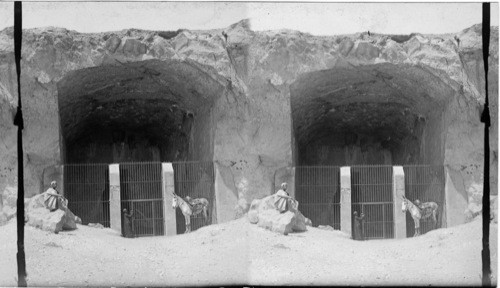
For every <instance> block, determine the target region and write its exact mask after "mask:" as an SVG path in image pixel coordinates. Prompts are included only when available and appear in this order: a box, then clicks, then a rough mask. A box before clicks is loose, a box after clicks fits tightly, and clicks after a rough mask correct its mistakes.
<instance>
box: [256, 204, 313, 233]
mask: <svg viewBox="0 0 500 288" xmlns="http://www.w3.org/2000/svg"><path fill="white" fill-rule="evenodd" d="M275 200H276V195H270V196H267V197H264V198H262V199H255V200H253V201H252V204H251V205H250V209H249V211H248V214H247V218H248V221H249V222H250V223H252V224H257V225H258V226H259V227H262V228H265V229H268V230H271V231H274V232H278V233H280V234H284V235H288V233H292V232H303V231H306V230H307V228H306V226H311V225H310V224H311V220H309V219H307V218H306V217H304V215H302V213H300V211H298V210H295V209H290V210H288V211H286V212H284V213H280V212H279V211H278V210H277V209H276V207H275V206H274V202H275ZM307 224H309V225H307Z"/></svg>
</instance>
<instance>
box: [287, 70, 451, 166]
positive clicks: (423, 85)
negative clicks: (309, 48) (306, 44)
mask: <svg viewBox="0 0 500 288" xmlns="http://www.w3.org/2000/svg"><path fill="white" fill-rule="evenodd" d="M429 69H430V68H426V67H421V66H411V65H394V64H376V65H368V66H360V67H340V68H333V69H330V70H324V71H317V72H312V73H307V74H305V75H302V76H301V77H299V78H298V80H297V81H296V82H295V83H293V84H292V85H291V87H290V94H291V111H292V121H293V129H294V131H293V132H294V133H293V137H294V145H293V159H294V164H295V165H296V166H353V165H409V164H430V165H442V164H443V161H444V143H445V138H444V137H445V133H444V132H445V131H446V129H445V127H444V126H445V119H444V111H445V109H446V106H447V105H448V104H447V103H448V102H449V100H450V99H451V97H452V96H453V94H454V92H453V90H452V89H451V87H449V86H448V85H447V84H446V83H444V82H443V81H442V80H440V79H439V78H438V77H436V76H434V75H433V74H432V73H431V72H430V70H429Z"/></svg>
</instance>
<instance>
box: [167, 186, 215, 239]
mask: <svg viewBox="0 0 500 288" xmlns="http://www.w3.org/2000/svg"><path fill="white" fill-rule="evenodd" d="M173 196H174V197H173V199H172V208H173V209H175V208H177V207H179V209H181V212H182V215H184V219H185V221H186V231H185V232H184V233H189V232H191V216H196V215H198V214H200V213H202V215H203V218H204V224H205V225H206V224H207V223H208V200H207V199H205V198H196V199H191V198H190V197H189V196H187V197H186V199H187V201H186V200H184V199H182V197H180V196H178V195H176V194H175V193H173Z"/></svg>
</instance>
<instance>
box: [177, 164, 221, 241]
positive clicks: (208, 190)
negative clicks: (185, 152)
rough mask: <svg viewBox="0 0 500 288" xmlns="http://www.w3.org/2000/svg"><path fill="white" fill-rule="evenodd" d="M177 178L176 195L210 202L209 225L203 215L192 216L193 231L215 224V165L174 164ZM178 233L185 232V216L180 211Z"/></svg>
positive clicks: (178, 212) (178, 213) (178, 214)
mask: <svg viewBox="0 0 500 288" xmlns="http://www.w3.org/2000/svg"><path fill="white" fill-rule="evenodd" d="M172 166H173V168H174V176H175V179H174V181H175V185H174V187H175V193H176V194H177V195H179V196H180V197H182V198H185V197H186V196H190V197H191V198H205V199H207V200H208V203H209V204H208V205H209V207H208V214H209V215H208V221H207V222H208V223H205V219H204V217H203V215H202V214H198V215H193V216H191V230H192V231H194V230H197V229H199V228H201V227H203V226H205V225H209V224H210V223H214V220H215V219H216V218H215V215H214V213H215V191H214V181H215V172H214V170H215V169H214V163H213V162H202V161H188V162H173V163H172ZM176 217H177V233H178V234H182V233H184V231H185V222H184V216H183V215H182V213H181V212H180V210H179V209H177V211H176Z"/></svg>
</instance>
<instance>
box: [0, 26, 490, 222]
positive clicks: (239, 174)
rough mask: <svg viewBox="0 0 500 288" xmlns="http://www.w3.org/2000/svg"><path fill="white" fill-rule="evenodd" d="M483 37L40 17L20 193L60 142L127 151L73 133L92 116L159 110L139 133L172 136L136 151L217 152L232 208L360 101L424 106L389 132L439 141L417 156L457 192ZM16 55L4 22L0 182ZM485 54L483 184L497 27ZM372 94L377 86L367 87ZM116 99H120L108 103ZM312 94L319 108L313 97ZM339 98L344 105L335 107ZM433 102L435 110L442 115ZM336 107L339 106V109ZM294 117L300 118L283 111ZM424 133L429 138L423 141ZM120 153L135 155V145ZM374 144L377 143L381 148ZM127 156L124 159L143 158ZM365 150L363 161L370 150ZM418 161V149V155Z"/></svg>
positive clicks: (469, 179) (198, 155)
mask: <svg viewBox="0 0 500 288" xmlns="http://www.w3.org/2000/svg"><path fill="white" fill-rule="evenodd" d="M223 32H224V34H223ZM224 35H227V37H226V36H224ZM455 37H457V38H458V39H460V42H457V41H456V39H455ZM481 45H482V44H481V25H474V26H472V27H470V28H468V29H465V30H463V31H457V33H455V34H445V35H422V34H418V33H415V34H411V35H382V34H376V33H371V35H367V34H366V33H357V34H353V35H342V36H313V35H310V34H306V33H301V32H298V31H288V30H283V31H265V32H257V31H252V30H251V27H250V21H248V20H244V21H241V22H239V23H236V24H234V25H231V26H230V27H228V28H226V29H216V30H207V31H188V30H179V31H175V32H173V31H143V30H136V29H129V30H123V31H115V32H103V33H94V34H84V33H79V32H76V31H70V30H67V29H63V28H50V27H49V28H36V29H29V30H25V31H23V48H22V53H23V61H22V85H23V114H24V117H25V119H24V120H25V129H24V131H23V137H24V152H25V155H24V159H25V163H24V167H25V170H24V171H25V184H26V194H27V196H31V195H35V194H37V193H39V192H41V191H42V190H43V187H42V186H43V183H42V181H43V175H42V173H43V170H44V169H45V168H47V167H50V166H52V165H56V164H62V163H64V155H63V152H61V151H65V149H64V148H65V147H64V146H65V145H66V146H68V147H70V146H71V145H72V144H71V143H73V142H77V143H90V144H92V143H94V144H95V145H94V144H92V145H90V144H89V145H88V147H87V148H85V147H84V148H85V149H86V150H85V151H87V152H86V153H84V154H85V155H86V157H87V156H88V157H90V156H89V155H91V154H92V153H93V152H92V151H97V152H99V151H105V154H106V155H113V156H114V157H115V156H116V157H120V156H123V155H125V154H126V153H124V152H123V151H124V150H120V151H118V150H119V149H118V148H116V149H115V150H114V151H111V150H110V151H107V150H103V149H100V148H96V145H97V144H99V143H95V142H92V141H93V140H85V139H84V140H82V139H83V138H81V137H83V136H85V135H89V134H91V133H90V132H89V131H92V129H93V128H92V127H93V126H92V125H94V124H96V123H95V122H97V123H101V122H102V123H108V122H106V121H110V122H109V123H111V122H113V121H114V122H113V123H114V124H113V125H116V127H120V126H123V125H122V124H123V123H126V125H128V126H130V127H131V129H132V130H134V131H135V132H134V133H135V134H133V135H132V136H133V137H136V138H137V137H143V136H141V135H142V134H141V133H142V132H143V131H144V129H142V128H141V126H140V125H136V123H142V122H141V121H142V120H141V119H143V118H144V117H146V116H148V117H149V116H150V115H153V114H154V115H157V117H156V118H155V119H153V118H154V117H153V118H151V119H150V121H151V124H150V125H149V126H150V129H151V130H148V131H146V132H147V134H149V135H165V133H170V134H169V135H170V136H171V138H175V139H178V140H176V141H177V142H175V143H171V144H168V145H166V144H165V145H164V146H161V145H158V147H156V148H154V147H153V148H154V149H153V148H151V147H150V148H151V149H149V148H148V149H149V150H147V151H146V150H145V149H143V150H140V151H139V152H141V153H142V152H144V151H146V152H147V153H146V152H144V153H142V154H144V155H146V154H147V155H146V156H147V157H149V158H151V157H153V158H154V157H157V158H158V159H160V160H161V159H170V161H172V159H178V160H206V161H212V160H214V161H217V162H218V163H219V165H221V166H224V167H225V168H227V169H228V170H229V171H230V174H228V175H227V177H225V178H224V180H223V181H224V182H226V183H224V185H225V186H226V187H232V188H231V189H232V190H231V192H229V193H232V194H233V196H234V197H233V198H235V199H236V200H235V201H234V203H231V205H230V206H231V208H230V209H233V210H234V213H235V214H238V215H240V216H241V215H244V213H245V212H246V211H248V208H249V206H250V205H249V203H250V202H251V201H252V200H253V199H255V198H261V197H263V196H266V195H269V194H270V193H272V191H273V184H274V175H275V172H276V171H277V170H279V169H281V168H283V167H287V166H292V165H294V164H297V162H298V161H299V159H300V156H298V155H296V154H300V153H299V152H300V149H299V147H297V145H300V143H299V144H297V142H298V141H299V140H300V141H302V140H304V139H305V140H304V143H306V142H307V141H308V139H309V138H308V137H309V136H308V135H309V134H311V135H314V134H315V133H310V131H314V129H319V130H320V131H319V132H321V133H323V134H328V129H327V128H321V127H326V126H322V125H323V124H324V123H327V122H328V121H326V120H325V121H323V120H324V119H339V115H341V114H335V113H336V111H344V110H342V109H344V108H346V107H347V108H349V107H350V108H349V109H351V108H353V109H355V110H356V111H358V112H359V113H360V111H363V109H366V108H370V107H371V106H370V105H372V104H370V105H367V106H366V107H365V106H363V105H358V104H356V103H355V102H363V101H364V102H371V103H374V102H377V101H378V102H380V101H386V100H387V99H389V101H393V100H394V101H395V102H397V103H399V104H401V105H403V104H404V105H411V102H412V101H417V102H418V103H423V104H422V105H420V106H419V107H420V108H421V109H420V110H418V111H417V110H415V111H410V112H411V113H409V115H411V117H409V118H402V116H404V115H402V116H401V117H400V118H394V119H388V120H389V122H390V123H399V124H400V125H406V126H405V127H406V128H405V127H402V128H401V129H399V128H395V129H393V130H395V131H396V130H397V131H403V132H402V133H401V137H399V138H398V140H401V141H403V142H404V141H410V140H411V139H412V137H417V138H418V137H422V139H423V140H421V143H422V144H421V145H420V146H419V147H413V148H415V149H421V152H422V151H424V150H422V149H423V148H422V147H427V148H426V149H427V150H425V151H424V152H428V151H435V152H434V153H436V155H437V156H436V155H434V154H428V153H424V152H422V153H421V154H422V155H424V154H425V155H427V156H426V157H428V158H426V159H427V160H432V159H439V161H440V162H441V163H442V164H445V165H448V166H449V168H450V169H452V170H453V171H455V172H456V173H457V175H460V180H456V181H457V182H456V183H454V184H455V187H458V188H457V189H460V191H459V192H460V193H463V194H465V195H467V191H470V189H471V187H473V186H474V185H481V183H482V179H481V175H482V161H483V160H482V159H483V152H482V151H483V148H482V139H483V138H482V133H483V132H482V131H483V130H482V127H483V126H482V123H480V121H479V112H480V111H481V105H482V103H484V97H485V92H484V87H483V84H482V83H483V81H484V69H483V62H482V51H481ZM13 51H14V47H13V29H12V28H6V29H4V30H3V31H1V32H0V135H2V137H1V140H2V141H1V143H0V191H1V190H3V188H4V186H6V185H12V186H15V184H16V183H17V179H16V175H17V172H16V167H17V162H16V157H15V155H16V131H17V129H16V128H17V127H14V126H12V124H11V123H12V111H13V109H15V107H16V106H17V94H16V93H17V90H16V89H17V88H16V87H17V83H16V77H15V64H14V53H13ZM490 55H491V57H490V59H489V63H490V67H489V71H490V72H489V73H490V75H489V79H490V81H489V87H488V90H489V95H490V97H491V98H490V105H491V113H492V126H491V135H492V136H493V137H491V143H490V144H491V147H492V152H491V153H492V154H491V167H492V171H491V178H490V181H491V184H492V185H491V186H492V188H493V187H494V189H496V186H497V179H496V177H497V176H496V175H497V172H496V171H497V157H496V155H497V154H498V151H497V148H496V147H497V146H498V140H497V135H498V122H497V119H498V105H497V102H498V81H497V79H498V27H493V28H492V33H491V44H490ZM344 70H345V71H348V72H349V71H350V72H349V73H350V75H351V76H352V77H350V78H349V79H344V80H346V81H344V80H343V79H340V78H335V81H332V80H334V79H332V78H331V75H338V74H341V73H339V71H340V72H341V71H344ZM321 71H324V72H321ZM329 75H330V76H329ZM72 77H73V78H72ZM300 79H308V80H307V81H305V82H301V81H300ZM65 83H66V84H67V85H65ZM346 83H348V84H349V85H345V84H346ZM68 87H69V88H68ZM294 91H295V92H294ZM339 91H340V92H339ZM342 91H347V92H346V94H342V93H343V92H342ZM370 91H374V93H375V94H374V95H372V96H370V95H368V94H369V93H370ZM299 92H300V93H299ZM294 93H295V94H296V99H298V100H299V101H297V103H299V104H297V106H294V105H295V104H293V103H292V101H293V99H292V98H293V97H291V94H294ZM339 93H341V94H342V95H339ZM119 95H123V97H122V98H120V99H118V98H119ZM377 95H378V96H377ZM443 95H444V96H446V97H445V98H443V99H441V100H442V101H441V100H439V101H440V102H439V105H430V104H429V103H434V102H432V101H434V100H433V99H438V98H439V97H441V96H443ZM365 96H366V97H368V98H369V97H372V98H371V100H369V99H368V98H363V97H365ZM386 96H387V97H386ZM71 97H74V98H71ZM116 97H118V98H116ZM386 98H387V99H386ZM307 99H312V100H311V101H305V100H307ZM314 99H316V100H314ZM373 99H375V100H373ZM391 99H392V100H391ZM300 100H304V101H300ZM155 101H156V102H155ZM318 101H320V102H321V101H324V102H325V103H323V104H325V105H322V103H320V105H317V104H318V103H319V102H318ZM398 101H399V102H398ZM192 103H198V105H200V106H202V107H200V106H196V105H194V104H192ZM199 103H202V104H199ZM301 103H303V104H301ZM335 103H337V104H335ZM339 103H343V105H344V104H345V105H351V104H350V103H352V105H354V106H352V105H351V106H344V107H343V108H342V107H341V110H336V109H337V108H338V107H337V106H339V105H340V104H339ZM426 103H427V105H425V104H426ZM174 104H175V105H174ZM292 104H293V105H292ZM399 104H398V105H399ZM292 106H294V107H296V108H293V107H292ZM372 106H373V105H372ZM130 107H133V109H131V108H130ZM176 107H177V108H178V109H177V108H176ZM318 107H319V110H317V108H318ZM436 107H438V108H436ZM202 108H206V109H202ZM396 108H397V107H396ZM396 108H394V107H393V106H391V105H389V106H388V107H384V106H380V105H379V106H378V108H377V107H375V108H374V109H376V110H375V111H378V112H376V113H375V112H373V113H371V117H372V118H373V121H378V122H382V120H383V119H384V115H386V114H384V113H388V111H391V110H390V109H396ZM148 109H149V112H148ZM150 109H156V110H155V111H156V112H155V113H152V112H151V111H150ZM169 109H170V110H171V111H170V110H169ZM176 109H177V110H176ZM294 109H296V111H297V113H294V112H293V111H292V110H294ZM429 109H430V110H429ZM433 109H434V110H433ZM438 110H439V111H438ZM314 111H318V113H316V112H314ZM429 111H434V112H436V111H437V112H436V113H437V114H439V117H437V116H435V115H434V114H432V113H431V112H429ZM313 112H314V113H313ZM344 112H346V113H345V114H348V113H347V112H348V111H347V110H345V111H344ZM358 112H356V113H358ZM422 113H423V114H422ZM361 114H362V115H366V114H363V113H361ZM368 114H370V113H368ZM419 114H421V115H419ZM431 114H432V115H431ZM293 115H297V118H295V119H292V118H293V117H295V116H293ZM332 115H333V116H332ZM335 115H336V116H335ZM323 116H324V117H326V118H321V117H323ZM331 116H332V117H333V118H329V117H331ZM141 117H142V118H141ZM190 117H191V118H190ZM335 117H337V118H335ZM146 118H147V117H146ZM146 118H144V119H146ZM357 118H358V119H359V117H357ZM60 119H61V121H62V123H59V120H60ZM92 119H94V120H96V121H94V122H92V121H91V120H92ZM148 119H149V118H148ZM297 119H301V120H300V121H303V123H304V125H305V126H301V127H302V128H300V127H294V126H293V125H294V124H293V125H292V123H299V122H300V121H299V120H297ZM322 119H323V120H322ZM410 120H411V121H410ZM423 120H425V121H428V122H426V123H434V124H428V125H427V126H426V127H427V128H426V129H427V130H425V129H424V130H422V131H424V132H422V131H420V130H418V129H417V130H418V131H417V130H415V129H414V128H415V127H417V128H419V127H421V126H418V125H417V124H418V123H417V122H418V121H423ZM148 121H149V120H148ZM322 121H323V122H322ZM391 121H392V122H391ZM415 121H417V122H415ZM161 123H171V124H169V125H170V126H168V125H166V126H165V125H164V126H162V125H161ZM322 123H323V124H322ZM414 123H417V124H414ZM422 123H423V122H422ZM344 124H345V126H343V127H344V128H346V129H350V130H352V128H353V127H354V129H356V127H360V124H359V125H358V124H356V123H354V122H349V123H348V122H347V120H346V122H345V123H344ZM438 124H439V125H438ZM134 125H136V126H134ZM307 125H310V126H307ZM349 125H351V126H349ZM384 125H386V124H384ZM384 125H382V124H381V125H380V126H378V128H380V129H389V130H390V128H391V126H390V124H387V125H388V126H387V125H386V126H384ZM108 126H109V127H112V125H111V126H110V125H108ZM306 126H307V127H310V128H311V129H306V130H307V131H309V132H307V131H306V132H304V133H302V132H300V131H302V130H301V129H303V127H306ZM60 127H61V128H60ZM429 127H430V128H429ZM365 128H366V129H368V130H369V129H370V128H369V127H365ZM374 129H375V128H374ZM372 130H373V129H372ZM65 131H71V132H65ZM317 131H318V130H317ZM404 131H406V132H404ZM415 131H416V132H415ZM68 133H69V134H68ZM103 133H104V132H103ZM106 133H107V132H106ZM307 133H309V134H307ZM418 133H420V134H418ZM108 134H109V133H108ZM419 135H424V136H419ZM440 135H441V136H440ZM425 137H428V138H429V139H434V138H439V139H438V141H434V142H433V141H431V140H425V139H424V138H425ZM97 138H100V137H97ZM391 139H392V138H391ZM409 139H410V140H409ZM146 140H147V141H146ZM150 140H151V141H150ZM163 140H164V139H163V138H161V137H156V138H155V139H145V140H144V142H148V141H149V142H148V143H150V142H160V143H165V142H164V141H163ZM110 141H112V140H110ZM162 141H163V142H162ZM366 141H368V142H369V141H372V140H370V139H368V140H366ZM376 141H379V142H380V140H376ZM404 143H407V142H404ZM317 144H318V145H319V144H321V143H317ZM389 144H390V143H389ZM93 145H94V146H93ZM106 145H107V144H106ZM147 145H152V144H147ZM162 145H163V144H162ZM190 145H191V146H190ZM391 145H392V144H391ZM160 146H161V147H160ZM389 146H390V145H389ZM405 146H406V145H404V144H403V145H402V147H405ZM92 147H94V148H92ZM97 147H99V145H97ZM148 147H149V146H148ZM66 148H67V147H66ZM82 149H83V148H82ZM120 149H121V148H120ZM126 149H129V150H130V151H132V149H133V147H132V145H130V146H126ZM370 149H372V148H370ZM373 149H374V151H379V152H380V151H382V152H383V150H384V149H385V148H384V147H382V148H380V147H375V148H373ZM70 150H71V149H70ZM359 150H362V149H359ZM162 151H167V152H162ZM318 151H319V150H318ZM139 152H137V153H139ZM330 152H331V153H333V152H334V151H333V150H332V151H330ZM120 153H122V154H120ZM133 153H136V152H130V153H129V154H128V155H136V154H137V153H136V154H133ZM162 153H163V154H162ZM325 153H326V152H325ZM335 153H336V152H335ZM363 153H365V152H363V151H358V152H354V154H353V155H354V156H353V157H354V158H353V159H361V158H359V157H365V156H366V155H364V154H363ZM383 153H385V152H383ZM383 153H381V155H383ZM405 153H406V152H405ZM139 154H140V153H139ZM142 154H140V155H142ZM409 154H410V152H408V155H406V154H405V155H403V156H404V157H403V156H401V157H400V159H401V160H402V161H403V160H404V161H410V162H411V161H416V160H412V159H411V157H409V158H408V157H407V156H409ZM438 154H439V155H438ZM137 155H138V154H137ZM137 155H136V156H134V157H136V158H140V157H142V156H140V155H139V156H137ZM151 155H152V156H151ZM158 155H160V156H158ZM162 155H164V156H162ZM165 155H166V156H165ZM126 156H127V155H125V156H123V157H125V158H126ZM146 156H144V158H147V157H146ZM368 156H369V155H368ZM368 156H366V157H368ZM162 157H163V158H162ZM356 157H357V158H356ZM366 157H365V158H363V159H368V158H369V157H368V158H366ZM398 157H399V156H398ZM419 157H420V156H419ZM419 157H414V158H415V159H423V160H426V159H424V158H422V157H423V156H422V157H421V158H419ZM125 158H124V159H125ZM149 158H148V159H149ZM386 158H387V157H386ZM393 158H394V157H393ZM396 158H397V157H396ZM396 158H394V159H396ZM407 158H408V159H407ZM89 159H90V158H87V160H88V161H90V160H89ZM120 159H121V158H120ZM154 159H156V158H154ZM394 159H393V160H394ZM398 159H399V158H398ZM80 160H81V159H80ZM125 160H126V159H125ZM368 160H370V159H368ZM368 160H367V161H368ZM375 160H377V161H382V160H381V159H374V160H373V161H375ZM370 161H371V160H370ZM454 181H455V180H454ZM493 193H494V194H496V190H494V192H493ZM461 197H462V196H461ZM464 197H465V198H464V199H467V196H464ZM465 201H467V200H465ZM464 208H465V207H464ZM462 211H463V209H462Z"/></svg>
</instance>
